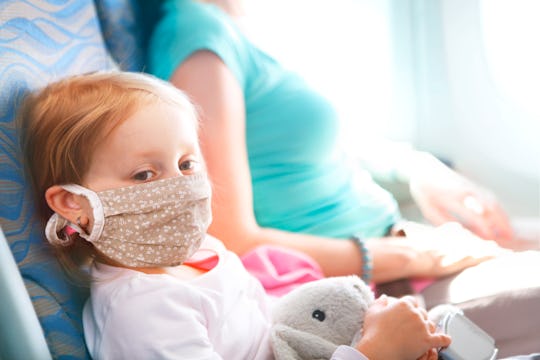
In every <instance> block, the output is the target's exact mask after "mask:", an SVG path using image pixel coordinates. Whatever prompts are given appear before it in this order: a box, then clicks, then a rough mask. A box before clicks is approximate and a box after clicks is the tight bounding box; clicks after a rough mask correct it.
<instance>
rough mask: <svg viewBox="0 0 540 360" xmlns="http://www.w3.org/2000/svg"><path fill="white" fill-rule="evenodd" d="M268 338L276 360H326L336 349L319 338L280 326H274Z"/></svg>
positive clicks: (333, 345)
mask: <svg viewBox="0 0 540 360" xmlns="http://www.w3.org/2000/svg"><path fill="white" fill-rule="evenodd" d="M270 336H271V343H272V348H273V350H274V358H275V359H276V360H328V359H330V358H331V357H332V354H333V353H334V351H336V348H337V346H336V345H335V344H332V343H331V342H329V341H327V340H325V339H323V338H321V337H319V336H316V335H313V334H310V333H307V332H304V331H300V330H296V329H293V328H291V327H289V326H286V325H282V324H276V325H274V326H273V327H272V332H271V335H270Z"/></svg>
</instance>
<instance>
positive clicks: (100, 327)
mask: <svg viewBox="0 0 540 360" xmlns="http://www.w3.org/2000/svg"><path fill="white" fill-rule="evenodd" d="M21 130H22V144H23V146H24V150H25V163H26V165H27V166H28V169H29V173H30V174H29V175H30V179H31V181H32V184H33V187H34V190H35V192H36V198H37V203H38V207H39V212H40V216H41V217H42V219H43V221H44V222H47V225H46V230H45V231H46V237H47V239H48V240H49V242H50V243H51V244H52V245H53V246H54V247H55V248H56V249H57V250H58V254H59V256H60V258H61V259H62V261H63V262H64V263H69V261H71V260H72V258H73V256H74V253H75V252H77V253H78V255H77V256H78V257H79V262H80V263H83V264H88V260H90V268H89V275H90V278H91V281H92V282H91V296H90V298H89V299H88V301H87V303H86V304H85V307H84V313H83V323H84V333H85V339H86V343H87V346H88V349H89V352H90V354H91V356H92V357H93V358H95V359H110V358H114V359H117V358H140V359H169V358H170V359H173V358H182V359H250V360H251V359H270V358H272V353H271V347H270V343H269V328H270V324H271V319H270V306H271V299H270V298H268V297H267V296H266V294H265V292H264V290H263V288H262V287H261V285H260V283H259V282H258V281H257V280H256V279H255V278H253V277H252V276H251V275H249V274H248V272H247V271H246V270H245V269H244V268H243V266H242V264H241V262H240V260H239V258H238V257H237V256H236V255H235V254H234V253H232V252H230V251H228V250H226V249H225V247H224V246H223V244H222V243H221V242H220V241H218V240H216V239H214V238H212V237H210V236H208V235H206V230H207V228H208V226H209V224H210V221H211V210H210V195H211V186H210V184H209V181H208V178H207V175H206V173H205V170H204V169H205V168H204V162H203V159H202V155H201V151H200V148H199V144H198V138H197V116H196V113H195V110H194V107H193V106H192V104H191V103H190V102H189V100H188V99H187V98H186V97H185V96H184V95H183V93H181V92H180V91H179V90H177V89H176V88H174V87H173V86H171V85H169V84H168V83H166V82H163V81H160V80H158V79H156V78H153V77H151V76H148V75H143V74H135V73H122V72H112V73H95V74H90V75H82V76H76V77H72V78H68V79H65V80H61V81H59V82H57V83H54V84H50V85H49V86H47V87H46V88H45V89H43V90H41V91H40V92H37V93H36V94H34V95H32V96H30V97H29V98H28V100H27V101H26V103H25V105H24V107H23V111H22V113H21ZM81 249H82V252H81V251H80V250H81ZM81 254H82V255H84V256H83V258H82V259H81V258H80V255H81ZM67 260H69V261H67ZM433 332H434V328H433V324H431V323H430V322H429V321H428V320H427V317H426V313H425V311H424V310H422V309H421V308H419V307H418V306H417V304H415V303H414V301H412V300H411V299H407V298H405V299H400V300H397V299H389V298H383V299H379V300H377V302H376V303H375V305H374V306H373V307H372V308H371V309H370V311H369V312H368V314H367V316H366V319H365V329H364V334H363V337H362V340H361V341H360V342H359V343H358V344H357V345H356V349H355V348H352V347H340V348H339V349H338V350H337V351H336V353H335V354H334V359H345V358H347V359H365V357H364V355H365V356H367V357H369V359H385V360H388V359H416V358H419V357H420V356H422V358H424V359H436V353H435V351H434V348H436V347H440V346H447V345H448V344H449V342H450V339H449V338H448V337H447V336H444V335H439V334H434V333H433ZM387 339H392V342H391V343H389V341H388V340H387ZM361 353H363V354H364V355H362V354H361Z"/></svg>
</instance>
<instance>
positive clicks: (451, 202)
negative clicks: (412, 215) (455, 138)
mask: <svg viewBox="0 0 540 360" xmlns="http://www.w3.org/2000/svg"><path fill="white" fill-rule="evenodd" d="M415 159H417V160H415V166H414V167H413V169H414V170H413V171H411V174H410V182H409V184H410V191H411V195H412V197H413V199H414V200H415V202H416V204H417V205H418V207H419V208H420V210H421V211H422V215H423V216H424V217H425V218H426V219H427V220H428V221H430V222H431V223H432V224H433V225H441V224H443V223H445V222H448V221H457V222H459V223H461V224H462V225H463V226H465V227H466V228H468V229H469V230H471V231H472V232H473V233H475V234H476V235H478V236H480V237H481V238H484V239H491V240H496V241H497V242H499V243H500V244H504V243H508V242H509V241H510V240H511V239H512V238H513V231H512V227H511V225H510V222H509V220H508V217H507V215H506V213H505V212H504V211H503V209H502V208H501V206H500V205H499V203H498V202H497V199H496V198H495V196H494V195H493V194H491V193H490V192H488V191H487V190H485V189H483V188H480V187H479V186H478V185H476V184H473V183H472V182H471V181H469V180H467V179H466V178H465V177H463V176H461V175H460V174H458V173H456V172H455V171H453V170H452V169H450V168H448V167H447V166H446V165H444V164H443V163H442V162H440V161H439V160H437V159H436V158H435V157H433V156H431V155H427V154H423V153H420V154H419V155H417V156H416V157H415Z"/></svg>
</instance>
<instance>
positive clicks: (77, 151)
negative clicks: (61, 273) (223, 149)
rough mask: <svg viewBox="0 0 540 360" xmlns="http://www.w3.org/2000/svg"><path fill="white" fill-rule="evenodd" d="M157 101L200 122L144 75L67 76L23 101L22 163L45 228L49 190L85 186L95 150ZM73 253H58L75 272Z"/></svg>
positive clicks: (171, 92)
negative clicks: (70, 257)
mask: <svg viewBox="0 0 540 360" xmlns="http://www.w3.org/2000/svg"><path fill="white" fill-rule="evenodd" d="M156 102H163V103H167V104H170V105H173V106H178V107H179V109H182V110H183V111H187V112H188V113H191V114H192V115H193V116H192V118H193V119H197V115H196V112H195V109H194V106H193V105H192V103H191V102H190V101H189V99H188V98H187V96H185V95H184V93H182V92H181V91H180V90H178V89H177V88H175V87H174V86H173V85H172V84H170V83H168V82H165V81H162V80H160V79H158V78H156V77H153V76H151V75H148V74H142V73H130V72H120V71H114V72H97V73H92V74H85V75H78V76H73V77H68V78H65V79H62V80H60V81H57V82H54V83H51V84H49V85H47V86H46V87H44V88H43V89H41V90H38V91H36V92H34V93H31V94H29V95H28V96H27V97H26V98H25V101H24V102H23V104H22V106H21V108H20V112H19V117H18V126H19V130H20V135H21V147H22V150H23V156H24V157H23V161H24V165H25V168H26V172H27V174H28V177H29V180H30V183H31V186H32V189H33V192H34V199H35V200H36V210H37V212H38V214H39V218H40V220H41V221H42V222H43V224H44V223H45V222H46V221H47V220H48V219H49V217H50V216H51V215H52V213H53V211H52V210H51V209H50V208H49V207H48V205H47V202H46V201H45V191H46V190H47V189H48V188H49V187H51V186H53V185H61V184H70V183H71V184H79V185H81V184H82V181H83V178H84V177H85V175H86V173H87V172H88V169H89V167H90V163H91V161H92V157H93V154H94V149H96V148H97V146H98V145H99V144H100V143H101V142H102V141H104V140H105V139H106V138H107V136H108V135H109V134H110V133H111V132H112V131H113V130H114V129H115V128H117V127H118V126H119V125H120V124H122V123H123V122H124V121H125V120H126V119H127V118H129V117H130V116H131V115H133V114H134V113H135V112H136V111H137V110H139V109H140V108H141V107H144V106H146V105H149V104H153V103H156ZM195 121H196V120H195ZM79 240H80V239H79ZM77 243H78V246H81V243H85V244H82V245H83V246H84V247H86V248H87V249H86V250H87V251H86V253H88V249H91V248H93V247H92V246H91V245H90V244H88V243H86V242H85V241H74V246H75V245H76V244H77ZM73 250H74V249H70V247H69V246H68V247H67V248H64V249H62V248H57V251H58V255H59V258H60V260H61V262H62V263H63V265H64V266H65V267H66V269H67V270H68V272H71V273H72V272H73V271H71V270H74V269H73V267H74V266H78V265H76V264H74V263H73V261H68V260H67V256H68V253H70V252H73ZM90 255H91V254H90ZM72 275H73V274H72ZM76 277H77V276H76Z"/></svg>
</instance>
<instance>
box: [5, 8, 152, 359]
mask: <svg viewBox="0 0 540 360" xmlns="http://www.w3.org/2000/svg"><path fill="white" fill-rule="evenodd" d="M136 1H137V0H114V1H113V0H96V2H94V1H93V0H65V1H52V0H32V1H26V0H1V1H0V84H2V85H1V86H0V227H2V229H3V231H4V233H5V237H6V239H7V243H8V245H9V249H10V250H11V253H12V254H13V258H14V259H15V262H16V264H17V266H18V270H19V272H20V274H21V275H22V279H23V283H24V285H25V287H26V290H27V293H28V294H29V296H30V299H31V302H32V305H33V308H34V309H35V313H36V314H37V315H38V319H39V323H40V325H41V328H42V329H43V333H44V335H45V339H46V342H47V345H48V350H49V351H50V354H51V355H52V357H53V358H55V359H63V358H69V359H87V358H89V355H88V352H87V350H86V347H85V344H84V337H83V329H82V320H81V314H82V306H83V303H84V301H85V299H86V298H87V295H88V291H87V290H86V289H83V288H80V287H77V286H76V285H74V284H73V283H71V282H69V281H68V280H67V278H66V277H65V275H64V273H63V271H62V269H61V268H60V265H59V263H58V261H57V260H56V258H55V257H54V256H53V254H52V252H51V249H50V247H49V246H48V244H47V243H46V241H44V236H43V228H42V226H41V224H40V223H39V222H38V220H37V219H36V217H35V214H34V202H33V199H32V198H31V194H30V190H29V184H28V182H27V180H26V179H25V176H24V171H23V170H24V169H23V164H22V162H21V152H20V149H19V134H18V132H17V129H16V127H15V121H14V120H15V115H16V111H17V108H18V106H19V104H20V102H21V100H22V99H23V97H24V96H25V94H27V93H28V92H29V91H31V90H33V89H36V88H39V87H42V86H44V85H46V84H47V83H49V82H52V81H55V80H58V79H60V78H63V77H66V76H69V75H74V74H81V73H86V72H91V71H97V70H107V69H114V68H116V66H117V65H116V63H115V61H114V60H113V58H112V57H111V55H110V52H114V54H115V57H116V58H117V59H119V63H123V64H124V65H125V68H126V69H129V70H140V68H141V67H142V66H143V65H142V64H143V61H142V60H143V59H142V52H140V49H139V48H138V46H139V45H138V42H137V41H138V40H137V39H138V36H139V34H133V33H130V30H129V29H135V28H136V26H134V25H133V22H135V21H136V20H135V17H134V16H132V13H133V11H134V7H135V5H136V4H137V3H136ZM140 1H143V2H144V1H145V0H140ZM96 4H97V5H98V6H97V5H96ZM97 9H99V14H101V16H102V18H103V19H104V20H103V21H101V20H100V18H99V17H98V11H97ZM109 9H110V11H109ZM113 15H114V16H113ZM107 22H108V24H109V25H108V26H109V27H108V28H107V29H109V30H107V31H109V33H107V32H105V33H106V34H108V35H107V39H105V38H104V36H103V34H104V32H103V30H102V26H104V24H107ZM118 24H122V26H120V27H117V28H115V27H114V26H116V25H118ZM111 29H112V30H111ZM119 29H127V30H125V32H121V31H120V30H119ZM114 36H118V37H119V38H120V39H128V37H130V36H131V38H130V39H131V40H126V41H125V43H124V44H131V45H130V46H131V47H125V46H124V47H123V48H119V44H122V41H121V40H118V39H117V40H114V39H113V38H114ZM105 40H107V41H105ZM115 41H116V45H114V44H113V43H114V42H115ZM130 41H131V42H130ZM111 44H112V45H111ZM121 54H124V55H121ZM122 56H124V59H122V58H121V57H122ZM128 60H129V63H128ZM4 251H5V249H0V252H1V255H2V259H1V260H2V261H1V262H0V271H1V272H2V274H3V275H5V276H8V277H9V276H11V275H12V271H13V269H12V267H11V265H9V264H8V262H9V261H8V260H6V261H4V258H6V259H8V258H9V256H8V254H4ZM10 274H11V275H10ZM4 280H5V279H4ZM5 286H6V288H5V290H4V288H2V292H1V293H0V297H1V301H0V303H1V304H2V306H0V311H2V316H6V315H9V314H7V312H9V311H11V310H10V309H8V308H7V307H6V306H5V301H4V299H6V300H7V299H9V301H10V304H17V303H19V302H20V304H21V308H20V309H18V310H17V311H15V310H14V311H15V312H14V313H13V314H12V315H13V316H12V317H9V319H13V321H9V323H4V321H2V320H0V321H1V322H2V324H1V325H2V326H3V328H2V332H0V337H1V338H2V339H1V341H2V343H0V344H2V346H3V343H5V342H11V335H9V334H11V333H10V332H8V331H7V330H6V331H4V330H5V328H4V325H6V326H7V327H8V328H10V329H11V328H12V326H13V323H14V322H16V321H19V320H16V319H23V320H21V324H20V325H21V326H22V328H21V329H20V333H17V336H18V339H17V341H19V342H20V341H21V339H22V338H23V337H22V333H23V332H26V331H27V330H28V333H27V335H28V336H29V337H30V338H29V341H30V343H31V344H30V345H28V347H26V346H24V345H22V346H21V347H19V348H17V349H15V350H14V351H17V352H19V351H24V350H25V349H27V350H28V352H27V353H26V354H20V353H19V354H18V356H16V357H12V356H7V357H6V359H10V358H17V359H33V358H35V357H34V355H35V354H34V353H35V352H36V351H37V352H40V351H43V352H44V354H43V356H44V357H45V358H46V356H47V355H48V353H47V352H46V349H45V350H44V349H43V346H42V345H43V344H39V342H40V341H39V339H38V338H39V336H38V335H37V334H39V333H40V331H39V330H40V329H37V330H36V329H33V330H32V329H29V328H32V325H31V324H32V320H31V319H30V318H31V317H32V316H31V314H30V313H29V314H28V316H29V318H24V317H19V315H20V313H19V310H22V311H27V310H24V309H25V307H27V305H28V303H27V301H26V300H25V298H27V297H28V295H27V294H26V293H24V292H22V291H20V289H19V290H17V287H18V285H16V284H11V283H5ZM24 304H26V305H24ZM24 319H25V320H24ZM26 324H29V328H28V327H26V328H25V327H24V326H26ZM33 324H34V325H35V322H34V323H33ZM17 331H19V330H17ZM19 335H20V336H19ZM34 340H35V342H34ZM0 358H2V359H3V356H0Z"/></svg>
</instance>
